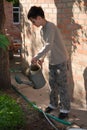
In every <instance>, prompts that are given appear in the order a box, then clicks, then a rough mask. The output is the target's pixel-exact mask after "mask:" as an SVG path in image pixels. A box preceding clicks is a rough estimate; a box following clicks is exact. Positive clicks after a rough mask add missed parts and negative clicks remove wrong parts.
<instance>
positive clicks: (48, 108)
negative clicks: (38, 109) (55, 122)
mask: <svg viewBox="0 0 87 130" xmlns="http://www.w3.org/2000/svg"><path fill="white" fill-rule="evenodd" d="M53 110H54V109H52V108H51V107H47V108H46V109H45V112H46V113H50V112H52V111H53Z"/></svg>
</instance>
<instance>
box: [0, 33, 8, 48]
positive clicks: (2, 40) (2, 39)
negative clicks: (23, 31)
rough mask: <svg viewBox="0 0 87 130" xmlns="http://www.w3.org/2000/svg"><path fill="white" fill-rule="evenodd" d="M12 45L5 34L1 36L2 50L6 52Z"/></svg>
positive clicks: (0, 46)
mask: <svg viewBox="0 0 87 130" xmlns="http://www.w3.org/2000/svg"><path fill="white" fill-rule="evenodd" d="M9 45H10V42H9V39H8V38H7V37H6V35H4V34H0V48H2V49H3V50H6V49H7V47H8V46H9Z"/></svg>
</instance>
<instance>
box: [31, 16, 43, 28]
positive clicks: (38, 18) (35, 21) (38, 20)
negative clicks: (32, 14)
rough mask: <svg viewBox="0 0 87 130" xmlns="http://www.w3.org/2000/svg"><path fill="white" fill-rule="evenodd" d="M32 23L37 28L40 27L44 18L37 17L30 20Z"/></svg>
mask: <svg viewBox="0 0 87 130" xmlns="http://www.w3.org/2000/svg"><path fill="white" fill-rule="evenodd" d="M30 21H31V22H32V23H33V24H34V25H35V26H36V27H40V26H41V25H42V24H41V21H42V18H41V17H40V16H37V18H30Z"/></svg>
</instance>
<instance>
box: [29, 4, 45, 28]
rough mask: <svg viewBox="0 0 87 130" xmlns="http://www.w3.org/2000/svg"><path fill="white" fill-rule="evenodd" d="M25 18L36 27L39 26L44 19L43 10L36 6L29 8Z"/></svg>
mask: <svg viewBox="0 0 87 130" xmlns="http://www.w3.org/2000/svg"><path fill="white" fill-rule="evenodd" d="M27 17H28V19H29V20H30V21H31V22H32V23H33V24H34V25H35V26H37V27H39V26H41V25H42V19H45V15H44V11H43V9H42V8H41V7H37V6H32V7H31V8H30V10H29V12H28V15H27Z"/></svg>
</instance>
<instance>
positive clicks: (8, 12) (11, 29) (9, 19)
mask: <svg viewBox="0 0 87 130" xmlns="http://www.w3.org/2000/svg"><path fill="white" fill-rule="evenodd" d="M4 10H5V32H6V33H7V34H8V35H9V38H10V40H11V41H12V42H13V41H14V40H19V41H21V26H20V24H17V25H15V24H14V23H13V5H12V3H11V2H7V1H6V0H5V1H4Z"/></svg>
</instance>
